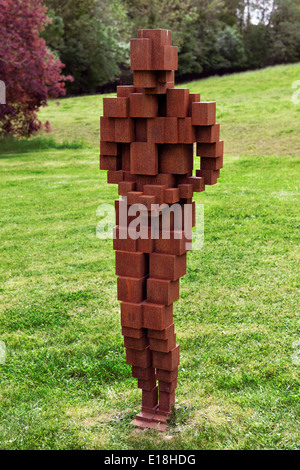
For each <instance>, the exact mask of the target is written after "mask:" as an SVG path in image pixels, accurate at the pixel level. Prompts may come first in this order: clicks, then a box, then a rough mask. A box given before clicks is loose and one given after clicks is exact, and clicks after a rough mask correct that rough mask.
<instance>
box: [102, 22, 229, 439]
mask: <svg viewBox="0 0 300 470" xmlns="http://www.w3.org/2000/svg"><path fill="white" fill-rule="evenodd" d="M131 69H132V70H133V75H134V84H133V85H130V86H118V87H117V97H107V98H104V99H103V114H104V116H102V117H101V142H100V148H101V153H100V168H101V169H102V170H107V181H108V183H115V184H118V192H119V195H120V196H121V199H117V200H116V201H115V206H116V227H115V230H114V241H113V247H114V249H115V250H116V274H117V276H118V279H117V292H118V300H120V301H121V325H122V334H123V335H124V345H125V347H126V362H127V363H128V364H131V365H132V375H133V377H136V378H137V379H138V387H139V388H141V389H142V411H141V412H140V413H138V415H137V416H136V418H135V419H134V420H133V421H132V424H134V425H136V426H140V427H149V428H157V429H159V430H165V429H167V418H168V417H169V416H170V415H171V413H172V406H173V405H174V403H175V389H176V386H177V375H178V365H179V346H178V345H177V344H176V335H175V332H174V323H173V302H175V301H176V300H178V298H179V278H180V277H181V276H183V275H184V274H185V273H186V253H187V251H188V250H189V249H191V244H190V239H191V229H192V226H194V224H195V220H194V219H195V204H194V201H193V200H192V197H193V192H200V191H204V189H205V185H206V184H208V185H212V184H215V183H216V182H217V178H218V177H219V175H220V168H222V165H223V141H220V140H219V131H220V129H219V124H216V123H215V121H216V103H215V102H201V101H200V94H199V93H190V92H189V89H187V88H178V89H175V88H174V71H175V70H177V47H174V46H172V45H171V31H168V30H163V29H156V30H148V29H147V30H139V31H138V38H137V39H132V40H131ZM194 143H197V152H196V153H197V155H198V156H200V157H201V166H200V169H198V170H196V176H193V154H194V152H193V148H194V147H193V144H194ZM174 204H177V206H178V207H179V208H180V209H181V211H179V212H178V213H176V211H173V210H170V208H172V207H173V206H172V205H174ZM134 207H137V208H139V207H141V208H142V209H141V211H140V214H139V217H140V219H139V221H140V224H139V225H140V226H139V228H140V233H139V237H138V238H137V236H132V234H131V233H130V224H131V223H132V222H133V221H134V220H135V217H136V214H137V213H135V214H134V211H133V212H132V209H133V208H134ZM188 209H189V211H190V213H191V214H192V217H191V218H188V217H187V218H185V215H184V214H185V213H188V212H189V211H188ZM121 212H122V214H121ZM166 212H168V216H169V221H170V230H169V231H168V233H165V232H167V231H166V230H164V226H163V223H162V218H163V216H164V214H165V213H166ZM124 213H125V216H126V217H125V218H124ZM178 214H179V215H178ZM150 219H151V221H154V222H155V223H153V226H155V229H153V230H152V231H151V225H150V223H149V221H150ZM151 223H152V222H151ZM187 225H189V227H187ZM135 226H136V225H135ZM157 383H158V384H157Z"/></svg>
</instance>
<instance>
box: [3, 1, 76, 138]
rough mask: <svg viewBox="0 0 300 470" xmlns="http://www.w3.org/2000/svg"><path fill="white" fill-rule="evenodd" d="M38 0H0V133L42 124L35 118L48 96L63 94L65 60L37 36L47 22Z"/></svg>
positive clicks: (24, 132)
mask: <svg viewBox="0 0 300 470" xmlns="http://www.w3.org/2000/svg"><path fill="white" fill-rule="evenodd" d="M49 21H50V20H49V18H48V17H47V15H46V9H45V7H44V6H42V3H41V0H0V36H1V37H2V38H5V41H2V42H1V43H0V79H1V80H2V81H3V82H4V83H5V85H6V104H5V105H0V134H2V135H7V134H10V135H21V136H30V135H31V134H33V133H35V132H37V131H38V129H40V128H41V125H42V124H41V122H40V121H39V119H38V118H37V111H38V110H39V108H40V106H45V105H46V103H47V100H48V98H57V97H58V96H62V95H64V94H65V88H64V87H65V81H66V80H71V79H72V77H70V76H68V77H66V76H64V75H62V74H61V71H62V68H63V67H64V64H63V63H62V62H61V61H60V60H59V59H57V58H56V57H55V56H54V55H53V54H52V53H50V52H49V50H48V49H47V47H46V43H45V41H44V40H43V39H42V38H41V37H40V36H39V34H40V32H41V31H42V30H43V28H44V26H45V25H46V24H47V23H48V22H49Z"/></svg>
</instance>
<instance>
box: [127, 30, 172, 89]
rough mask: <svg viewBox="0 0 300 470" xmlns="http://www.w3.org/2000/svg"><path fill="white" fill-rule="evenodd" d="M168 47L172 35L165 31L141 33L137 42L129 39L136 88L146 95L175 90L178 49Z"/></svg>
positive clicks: (141, 31)
mask: <svg viewBox="0 0 300 470" xmlns="http://www.w3.org/2000/svg"><path fill="white" fill-rule="evenodd" d="M171 44H172V39H171V31H169V30H167V29H141V30H139V31H138V37H137V39H131V41H130V61H131V70H133V77H134V86H135V87H136V88H143V89H145V90H144V91H145V92H146V93H149V94H163V93H166V90H167V88H174V71H175V70H177V65H178V48H177V47H176V46H172V45H171Z"/></svg>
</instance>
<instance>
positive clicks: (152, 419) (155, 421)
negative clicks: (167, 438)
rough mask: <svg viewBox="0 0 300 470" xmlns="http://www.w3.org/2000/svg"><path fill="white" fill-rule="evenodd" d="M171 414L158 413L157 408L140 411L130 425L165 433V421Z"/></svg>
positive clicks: (166, 427)
mask: <svg viewBox="0 0 300 470" xmlns="http://www.w3.org/2000/svg"><path fill="white" fill-rule="evenodd" d="M171 414H172V413H168V412H166V411H160V410H159V408H158V407H156V408H153V409H144V408H143V409H142V411H141V412H140V413H138V414H137V415H136V417H135V419H134V420H132V421H131V423H130V424H132V425H134V426H137V427H140V428H148V429H156V430H157V431H166V430H167V429H168V426H167V424H166V423H167V419H168V417H169V416H171Z"/></svg>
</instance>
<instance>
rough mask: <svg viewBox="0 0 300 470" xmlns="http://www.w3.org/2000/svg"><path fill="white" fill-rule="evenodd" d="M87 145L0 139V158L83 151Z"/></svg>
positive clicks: (44, 140)
mask: <svg viewBox="0 0 300 470" xmlns="http://www.w3.org/2000/svg"><path fill="white" fill-rule="evenodd" d="M88 147H89V145H88V143H87V142H85V141H84V140H79V141H76V140H75V141H73V142H69V141H67V140H64V141H63V142H61V143H58V142H56V141H55V140H54V139H53V138H52V137H41V136H39V137H33V138H22V139H16V138H13V137H2V138H0V149H1V155H0V158H7V155H6V154H11V153H13V154H16V153H26V152H32V151H39V150H48V149H57V150H63V149H83V148H88Z"/></svg>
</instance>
